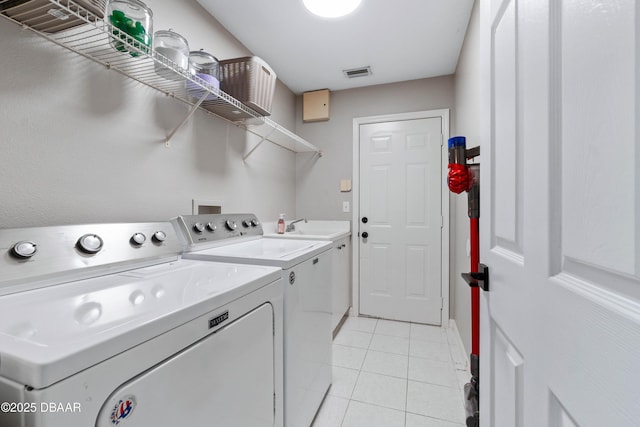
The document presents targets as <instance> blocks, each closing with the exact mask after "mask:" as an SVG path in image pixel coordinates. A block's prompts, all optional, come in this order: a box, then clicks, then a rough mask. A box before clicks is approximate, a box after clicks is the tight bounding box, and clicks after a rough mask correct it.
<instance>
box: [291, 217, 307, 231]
mask: <svg viewBox="0 0 640 427" xmlns="http://www.w3.org/2000/svg"><path fill="white" fill-rule="evenodd" d="M300 221H304V222H307V219H306V218H301V219H296V220H295V221H291V222H290V223H289V225H287V230H286V231H287V233H289V232H290V231H295V230H296V226H295V225H294V224H295V223H296V222H300Z"/></svg>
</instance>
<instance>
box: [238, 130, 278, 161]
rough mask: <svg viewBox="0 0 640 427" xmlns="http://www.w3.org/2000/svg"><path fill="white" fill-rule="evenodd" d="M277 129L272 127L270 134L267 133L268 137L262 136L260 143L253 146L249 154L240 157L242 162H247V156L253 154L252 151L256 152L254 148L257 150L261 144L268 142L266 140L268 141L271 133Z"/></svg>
mask: <svg viewBox="0 0 640 427" xmlns="http://www.w3.org/2000/svg"><path fill="white" fill-rule="evenodd" d="M277 129H278V126H274V127H273V129H271V132H269V134H268V135H264V136H262V137H261V139H260V142H258V143H257V144H256V145H254V146H253V148H252V149H251V150H249V152H248V153H247V154H245V155H244V156H243V157H242V160H243V161H245V160H247V158H249V156H250V155H251V154H253V152H254V151H256V148H258V147H259V146H260V145H261V144H262V143H263V142H265V141H266V140H268V139H269V137H270V136H271V135H273V133H274V132H275V131H276V130H277Z"/></svg>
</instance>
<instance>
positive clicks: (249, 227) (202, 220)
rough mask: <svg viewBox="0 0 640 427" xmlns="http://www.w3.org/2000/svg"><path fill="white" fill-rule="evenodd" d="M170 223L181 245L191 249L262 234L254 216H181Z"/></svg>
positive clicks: (258, 222) (260, 226)
mask: <svg viewBox="0 0 640 427" xmlns="http://www.w3.org/2000/svg"><path fill="white" fill-rule="evenodd" d="M171 222H172V223H173V225H174V227H175V229H176V231H177V232H178V234H179V235H180V236H181V239H182V242H183V244H184V245H185V246H187V247H189V248H191V249H193V248H199V249H203V245H211V244H213V243H216V242H220V241H226V240H227V239H238V238H243V237H259V236H262V234H263V230H262V225H261V224H260V221H258V218H257V217H256V216H255V215H254V214H205V215H182V216H179V217H177V218H174V219H173V220H172V221H171Z"/></svg>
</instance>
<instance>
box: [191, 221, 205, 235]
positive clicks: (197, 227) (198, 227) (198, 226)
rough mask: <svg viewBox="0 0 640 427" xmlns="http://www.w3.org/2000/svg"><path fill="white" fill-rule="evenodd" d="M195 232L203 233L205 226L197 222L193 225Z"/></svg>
mask: <svg viewBox="0 0 640 427" xmlns="http://www.w3.org/2000/svg"><path fill="white" fill-rule="evenodd" d="M193 231H195V232H196V233H202V232H203V231H204V225H202V224H201V223H199V222H196V223H195V224H193Z"/></svg>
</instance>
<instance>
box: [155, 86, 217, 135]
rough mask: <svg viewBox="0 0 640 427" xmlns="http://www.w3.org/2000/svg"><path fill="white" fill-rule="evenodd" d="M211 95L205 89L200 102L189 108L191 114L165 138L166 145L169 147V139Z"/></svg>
mask: <svg viewBox="0 0 640 427" xmlns="http://www.w3.org/2000/svg"><path fill="white" fill-rule="evenodd" d="M209 95H211V94H210V93H209V92H208V91H205V94H204V95H202V98H200V99H199V100H198V102H196V103H195V104H193V105H192V106H191V110H189V114H187V116H186V117H185V118H184V120H182V121H181V122H180V124H179V125H178V126H176V127H175V128H174V129H173V130H172V131H171V133H170V134H169V136H167V139H165V140H164V145H166V146H167V147H168V146H169V141H171V138H173V135H175V134H176V132H177V131H178V129H180V128H181V127H182V126H183V125H184V124H185V123H187V121H188V120H189V119H190V118H191V116H193V113H195V112H196V110H197V109H198V107H200V104H202V103H203V102H204V100H205V99H207V97H208V96H209Z"/></svg>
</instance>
